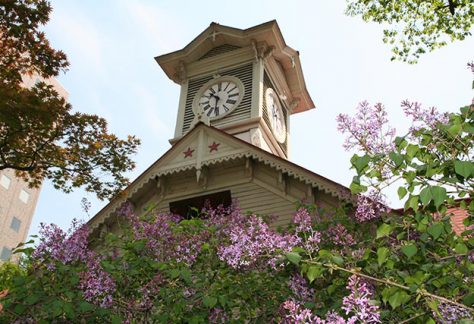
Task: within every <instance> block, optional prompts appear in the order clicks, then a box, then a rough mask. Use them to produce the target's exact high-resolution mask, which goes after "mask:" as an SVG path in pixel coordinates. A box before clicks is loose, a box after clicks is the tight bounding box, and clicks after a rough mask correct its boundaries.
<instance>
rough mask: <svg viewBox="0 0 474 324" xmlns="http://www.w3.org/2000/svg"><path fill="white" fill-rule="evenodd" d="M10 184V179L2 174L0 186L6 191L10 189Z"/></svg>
mask: <svg viewBox="0 0 474 324" xmlns="http://www.w3.org/2000/svg"><path fill="white" fill-rule="evenodd" d="M10 182H12V181H11V180H10V178H9V177H7V176H6V175H4V174H2V176H1V177H0V185H2V187H3V188H5V189H8V188H10Z"/></svg>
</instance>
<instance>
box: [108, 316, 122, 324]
mask: <svg viewBox="0 0 474 324" xmlns="http://www.w3.org/2000/svg"><path fill="white" fill-rule="evenodd" d="M111 322H112V324H121V323H122V318H121V317H120V316H119V315H117V314H114V315H112V321H111Z"/></svg>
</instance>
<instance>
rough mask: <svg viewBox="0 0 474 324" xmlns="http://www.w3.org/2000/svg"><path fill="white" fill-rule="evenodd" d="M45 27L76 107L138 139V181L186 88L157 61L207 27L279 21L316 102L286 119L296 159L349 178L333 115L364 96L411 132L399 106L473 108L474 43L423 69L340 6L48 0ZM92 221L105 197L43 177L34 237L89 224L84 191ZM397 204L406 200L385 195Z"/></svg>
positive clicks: (159, 149)
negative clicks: (471, 67)
mask: <svg viewBox="0 0 474 324" xmlns="http://www.w3.org/2000/svg"><path fill="white" fill-rule="evenodd" d="M52 5H53V8H54V11H53V13H52V15H51V20H50V22H49V23H48V25H47V26H46V27H45V31H46V34H47V37H48V38H49V39H50V40H51V42H52V44H53V46H54V47H55V48H56V49H62V50H63V51H64V52H66V54H67V55H68V57H69V61H70V63H71V67H70V70H69V71H68V72H67V73H66V74H65V75H61V76H60V77H59V81H60V82H61V83H62V85H63V86H64V87H65V88H66V90H67V91H68V92H69V100H70V102H71V104H72V105H73V107H74V109H75V110H78V111H81V112H85V113H91V114H97V115H100V116H102V117H104V118H106V119H107V120H108V122H109V130H110V131H111V132H113V133H115V134H117V135H119V136H121V137H124V136H126V135H128V134H133V135H136V136H138V137H139V138H140V139H141V140H142V145H141V147H140V149H139V151H138V154H137V155H136V156H135V160H136V162H137V168H136V169H135V171H133V172H132V173H131V174H130V178H131V179H134V178H135V177H137V176H138V175H139V174H140V173H141V172H143V171H144V170H145V169H146V168H147V167H148V166H149V165H150V164H151V163H153V162H154V161H155V160H156V159H158V158H159V157H160V156H161V155H162V154H163V153H164V152H165V151H166V150H168V149H169V147H170V145H169V143H168V139H170V138H172V137H173V133H174V125H175V121H176V114H177V107H178V96H179V86H178V85H176V84H174V83H173V82H172V81H170V80H169V79H168V78H167V77H166V76H165V74H164V73H163V72H162V71H161V69H160V67H159V66H158V65H157V64H156V62H155V61H154V57H155V56H157V55H161V54H165V53H168V52H171V51H175V50H178V49H181V48H182V47H184V46H185V45H186V44H187V43H189V42H190V41H191V40H192V39H193V38H194V37H195V36H197V35H198V34H199V33H200V32H201V31H202V30H204V29H205V28H206V27H208V26H209V24H210V23H211V22H213V21H214V22H218V23H220V24H223V25H228V26H232V27H237V28H248V27H251V26H254V25H257V24H260V23H262V22H266V21H268V20H272V19H276V20H277V22H278V24H279V26H280V29H281V31H282V33H283V36H284V37H285V41H286V43H287V44H288V45H289V46H291V47H292V48H294V49H296V50H298V51H300V57H301V61H302V66H303V72H304V74H305V79H306V85H307V88H308V91H309V93H310V95H311V96H312V98H313V100H314V102H315V104H316V107H317V108H316V109H314V110H312V111H310V112H305V113H302V114H297V115H293V116H292V117H291V142H290V145H291V146H290V150H291V151H290V160H291V161H293V162H295V163H298V164H300V165H302V166H304V167H306V168H308V169H310V170H312V171H314V172H316V173H319V174H321V175H323V176H325V177H328V178H330V179H333V180H335V181H337V182H339V183H342V184H344V185H349V183H350V180H351V178H352V176H353V173H352V171H350V170H349V166H350V165H349V159H350V156H351V155H352V154H351V153H349V152H345V151H344V150H343V148H342V142H343V137H342V135H340V134H339V133H338V132H337V131H336V122H335V118H336V115H337V114H339V113H349V114H353V113H354V111H355V108H356V106H357V103H358V102H360V101H362V100H368V101H369V102H371V103H375V102H382V103H384V104H385V106H386V107H387V109H388V111H389V115H390V118H391V120H392V121H393V125H394V126H395V127H396V128H397V129H398V130H399V131H400V132H403V130H406V129H407V127H408V124H407V121H406V119H405V118H404V116H403V113H402V109H401V108H400V102H401V101H402V100H404V99H411V100H417V101H420V102H423V103H424V105H425V107H431V106H436V107H437V108H438V109H440V110H442V111H454V110H457V109H458V108H459V107H460V106H463V105H466V104H468V103H470V101H471V98H472V96H473V94H472V90H471V82H472V76H471V73H470V72H469V71H468V70H467V68H466V63H467V62H468V61H471V60H473V59H474V38H473V37H471V38H469V39H468V40H465V41H464V42H457V43H453V44H450V45H448V46H447V47H445V48H443V49H440V50H437V51H435V52H433V53H429V54H427V55H425V56H424V57H422V58H421V60H420V62H419V64H417V65H408V64H405V63H400V62H391V61H390V59H389V58H390V49H389V47H388V46H386V45H384V44H383V43H382V40H381V36H382V27H381V26H380V25H376V24H368V23H364V22H363V21H362V20H361V19H360V18H358V17H356V18H352V17H347V16H345V15H344V8H345V1H343V0H338V1H323V0H318V1H315V0H313V1H277V0H273V1H246V0H245V1H244V0H241V1H224V0H221V1H125V0H123V1H121V0H119V1H117V0H114V1H112V0H107V1H106V0H103V1H92V0H87V1H85V0H83V1H64V0H62V1H52ZM82 197H86V198H87V199H88V200H89V201H91V203H92V208H91V210H90V211H89V214H90V216H93V215H94V214H95V213H96V212H97V211H98V210H100V209H101V208H102V207H103V206H104V205H105V202H101V201H98V200H97V199H95V197H94V195H93V194H90V193H86V192H84V191H82V190H76V191H75V192H74V193H72V194H64V193H61V192H59V191H57V190H55V189H54V188H53V187H52V185H51V184H50V182H48V181H46V182H45V183H44V185H43V189H42V192H41V195H40V198H39V202H38V205H37V209H36V213H35V216H34V219H33V222H32V225H31V228H30V234H35V233H37V231H38V226H39V223H40V222H47V223H49V222H53V223H56V224H58V225H60V226H61V227H63V228H67V227H68V226H69V224H70V222H71V220H72V219H73V218H78V219H83V220H87V219H89V215H87V214H86V213H84V212H83V211H82V209H81V203H80V201H81V198H82ZM389 198H390V200H391V204H392V205H393V206H395V207H396V206H400V202H399V201H398V200H397V199H396V196H395V195H393V194H391V193H389Z"/></svg>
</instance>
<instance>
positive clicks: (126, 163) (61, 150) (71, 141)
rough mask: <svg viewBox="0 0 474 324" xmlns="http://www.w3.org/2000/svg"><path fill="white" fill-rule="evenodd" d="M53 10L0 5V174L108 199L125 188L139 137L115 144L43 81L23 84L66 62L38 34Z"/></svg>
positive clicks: (40, 1) (41, 0) (18, 2)
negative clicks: (5, 172) (8, 171)
mask: <svg viewBox="0 0 474 324" xmlns="http://www.w3.org/2000/svg"><path fill="white" fill-rule="evenodd" d="M51 10H52V8H51V5H50V4H49V2H48V1H46V0H34V1H30V0H6V1H2V2H1V3H0V85H1V86H0V170H4V169H14V170H16V173H17V175H18V176H20V177H22V178H23V179H24V180H25V181H27V182H28V183H29V185H30V186H32V187H38V186H39V185H40V184H41V182H42V181H43V180H44V179H45V178H47V179H50V180H51V181H52V182H53V184H54V186H55V187H56V188H57V189H60V190H63V191H65V192H70V191H71V190H72V189H73V188H74V187H80V186H84V187H85V189H86V190H87V191H90V192H94V193H96V194H97V196H98V197H99V198H100V199H104V198H109V197H111V196H112V195H114V194H115V193H117V191H118V190H120V189H121V188H123V187H124V186H125V185H126V184H127V182H128V179H127V178H126V177H125V176H124V175H123V173H124V172H126V171H128V170H131V169H133V168H134V166H135V165H134V163H133V161H132V160H131V159H130V156H131V155H132V154H134V153H135V152H136V149H137V147H138V145H139V140H138V139H136V138H135V137H133V136H129V137H128V138H127V139H119V138H117V136H115V135H113V134H110V133H109V132H108V130H107V122H106V121H105V119H103V118H100V117H98V116H95V115H88V114H83V113H80V112H73V111H72V107H71V105H70V104H68V103H67V102H66V101H65V100H64V98H62V97H61V96H60V95H59V94H58V92H57V91H56V90H55V89H54V88H53V87H52V86H51V85H48V83H47V82H37V83H36V84H35V85H34V86H33V87H31V88H26V87H24V84H23V81H24V80H25V78H26V77H34V78H36V77H39V78H40V79H41V80H48V79H49V78H53V77H56V76H57V75H58V74H59V73H60V72H65V71H66V69H67V67H68V65H69V63H68V61H67V58H66V55H65V54H64V53H63V52H61V51H57V50H54V49H53V48H51V46H50V44H49V42H48V40H47V39H46V37H45V34H44V33H43V32H42V31H41V30H40V27H41V26H42V25H44V24H45V23H46V22H47V21H48V20H49V14H50V12H51Z"/></svg>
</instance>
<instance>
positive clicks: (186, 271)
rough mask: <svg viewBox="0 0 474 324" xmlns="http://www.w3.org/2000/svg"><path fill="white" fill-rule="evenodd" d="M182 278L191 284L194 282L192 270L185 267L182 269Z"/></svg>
mask: <svg viewBox="0 0 474 324" xmlns="http://www.w3.org/2000/svg"><path fill="white" fill-rule="evenodd" d="M181 278H183V280H184V281H185V282H186V283H187V284H189V283H191V282H192V279H191V271H190V270H189V269H183V270H181Z"/></svg>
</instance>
